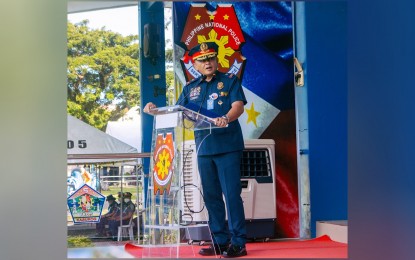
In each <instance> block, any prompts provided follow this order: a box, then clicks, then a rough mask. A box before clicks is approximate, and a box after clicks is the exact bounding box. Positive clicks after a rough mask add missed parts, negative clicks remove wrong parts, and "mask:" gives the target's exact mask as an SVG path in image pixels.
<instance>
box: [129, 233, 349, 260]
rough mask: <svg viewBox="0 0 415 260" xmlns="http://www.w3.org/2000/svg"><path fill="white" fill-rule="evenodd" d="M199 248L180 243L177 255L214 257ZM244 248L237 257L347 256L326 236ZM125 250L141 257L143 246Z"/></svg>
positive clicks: (250, 244)
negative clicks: (241, 254)
mask: <svg viewBox="0 0 415 260" xmlns="http://www.w3.org/2000/svg"><path fill="white" fill-rule="evenodd" d="M204 247H206V245H205V246H204ZM200 248H202V246H199V245H187V244H182V245H180V248H179V257H180V258H195V257H196V258H215V257H214V256H213V257H212V256H211V257H206V256H201V255H199V254H198V253H197V252H198V251H199V250H200ZM246 249H247V251H248V255H247V256H244V257H239V258H347V244H344V243H339V242H335V241H333V240H331V239H330V237H328V236H321V237H318V238H315V239H310V240H283V241H282V240H281V241H269V242H249V243H247V244H246ZM125 250H126V251H127V252H128V253H129V254H131V255H132V256H134V257H136V258H141V256H142V251H143V247H140V246H138V245H134V244H126V245H125ZM153 250H154V249H153Z"/></svg>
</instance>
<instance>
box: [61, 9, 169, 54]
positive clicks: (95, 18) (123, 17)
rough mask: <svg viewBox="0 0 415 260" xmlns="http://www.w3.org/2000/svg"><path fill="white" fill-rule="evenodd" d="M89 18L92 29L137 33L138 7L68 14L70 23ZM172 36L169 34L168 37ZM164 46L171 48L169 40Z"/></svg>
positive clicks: (166, 35)
mask: <svg viewBox="0 0 415 260" xmlns="http://www.w3.org/2000/svg"><path fill="white" fill-rule="evenodd" d="M170 10H171V9H167V12H168V13H167V14H165V16H167V15H170V13H171V11H170ZM85 19H88V20H89V25H88V26H89V27H90V28H92V29H101V28H102V27H104V26H105V29H106V30H110V31H113V32H117V33H120V34H122V35H123V36H127V35H132V34H133V35H138V7H137V6H128V7H120V8H112V9H104V10H97V11H90V12H80V13H73V14H68V21H69V22H71V23H78V22H81V21H82V20H85ZM171 30H172V29H171V26H170V27H169V29H168V31H167V32H166V33H165V37H166V39H169V36H170V35H172V33H171ZM171 38H172V37H171V36H170V39H171ZM166 48H172V46H171V41H170V43H169V44H166Z"/></svg>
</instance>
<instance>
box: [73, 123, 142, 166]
mask: <svg viewBox="0 0 415 260" xmlns="http://www.w3.org/2000/svg"><path fill="white" fill-rule="evenodd" d="M67 147H68V150H67V155H68V164H78V163H100V162H113V161H117V162H120V161H132V160H133V161H137V159H136V156H131V157H129V156H128V154H131V155H132V154H134V155H137V153H138V151H137V149H136V148H134V147H132V146H130V145H128V144H126V143H124V142H122V141H120V140H118V139H117V138H114V137H112V136H110V135H108V134H106V133H104V132H102V131H100V130H98V129H96V128H95V127H93V126H90V125H88V124H87V123H84V122H82V121H81V120H79V119H77V118H76V117H73V116H71V115H68V146H67ZM89 155H90V156H89ZM97 155H98V156H97ZM99 155H101V156H99ZM97 157H99V158H97Z"/></svg>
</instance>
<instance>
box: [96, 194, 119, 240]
mask: <svg viewBox="0 0 415 260" xmlns="http://www.w3.org/2000/svg"><path fill="white" fill-rule="evenodd" d="M107 201H108V212H107V213H106V214H105V215H102V216H101V219H100V221H99V223H97V224H96V230H97V234H96V236H97V237H105V236H107V234H106V232H105V225H108V224H109V219H111V218H112V217H114V216H116V215H117V213H118V212H119V210H120V209H119V207H118V203H117V202H115V197H114V196H112V194H110V195H108V196H107Z"/></svg>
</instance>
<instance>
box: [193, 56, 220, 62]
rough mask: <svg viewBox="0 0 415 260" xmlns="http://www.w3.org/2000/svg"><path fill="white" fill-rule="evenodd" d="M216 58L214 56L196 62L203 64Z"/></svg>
mask: <svg viewBox="0 0 415 260" xmlns="http://www.w3.org/2000/svg"><path fill="white" fill-rule="evenodd" d="M215 58H216V56H213V57H208V58H204V59H203V60H197V61H199V62H201V63H204V62H206V61H212V60H214V59H215Z"/></svg>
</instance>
